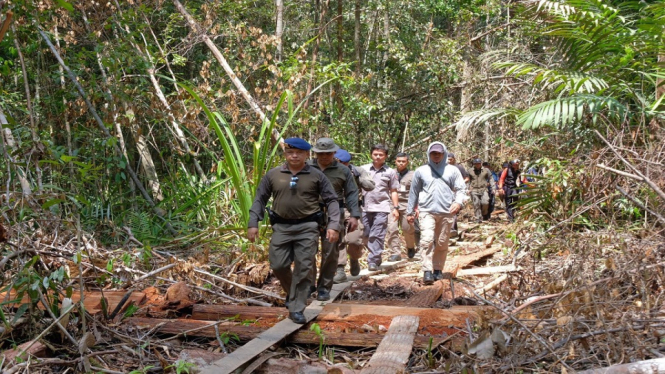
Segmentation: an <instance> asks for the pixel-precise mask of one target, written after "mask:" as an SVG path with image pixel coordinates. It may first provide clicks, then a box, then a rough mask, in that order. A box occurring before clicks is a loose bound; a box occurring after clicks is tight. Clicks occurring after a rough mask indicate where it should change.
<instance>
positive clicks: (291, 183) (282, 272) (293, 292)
mask: <svg viewBox="0 0 665 374" xmlns="http://www.w3.org/2000/svg"><path fill="white" fill-rule="evenodd" d="M311 148H312V146H311V145H310V144H309V143H307V142H306V141H305V140H303V139H300V138H288V139H286V140H284V155H285V157H286V162H285V163H284V164H283V165H281V166H278V167H276V168H273V169H270V170H269V171H268V172H267V173H266V175H265V176H264V177H263V178H262V179H261V182H260V183H259V186H258V188H257V189H256V197H255V199H254V203H253V204H252V207H251V209H250V210H249V223H248V225H247V227H248V229H247V239H249V241H250V242H252V243H253V242H254V241H255V240H256V237H257V235H258V232H259V228H258V227H259V221H262V220H263V217H264V211H265V209H266V205H267V204H268V201H269V200H270V198H271V197H272V206H271V207H270V211H269V218H270V224H271V225H272V229H273V235H272V237H271V239H270V247H269V249H268V257H269V260H270V268H271V269H272V271H273V273H275V276H276V277H277V279H279V282H280V284H281V285H282V289H283V290H284V292H285V293H286V306H287V308H288V309H289V318H290V319H291V320H292V321H293V322H295V323H299V324H304V323H306V322H307V320H306V319H305V316H304V314H303V311H304V310H305V307H306V306H307V296H308V295H309V289H310V286H311V285H312V281H311V280H310V278H309V273H310V271H311V270H312V267H313V266H314V256H315V254H316V250H317V248H318V237H319V225H320V223H322V222H324V221H325V220H324V217H323V212H322V211H321V208H320V206H319V200H321V201H323V204H324V205H325V206H326V207H327V215H328V219H327V224H326V234H325V236H326V240H328V241H329V242H331V243H334V242H336V241H337V240H338V238H339V216H340V214H339V204H338V202H337V194H336V193H335V190H334V189H333V187H332V184H331V183H330V181H329V180H328V178H326V176H325V175H324V174H323V173H322V172H321V171H319V170H317V169H316V168H313V167H311V166H310V165H308V164H307V163H306V162H305V161H307V158H308V156H309V150H310V149H311ZM292 263H294V264H295V266H294V268H293V270H291V264H292Z"/></svg>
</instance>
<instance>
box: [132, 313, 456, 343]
mask: <svg viewBox="0 0 665 374" xmlns="http://www.w3.org/2000/svg"><path fill="white" fill-rule="evenodd" d="M368 322H370V323H371V321H368ZM125 323H126V325H127V326H135V327H139V328H142V329H146V330H151V329H155V332H157V333H159V334H165V335H178V334H183V333H185V332H187V333H186V334H183V335H186V336H189V337H192V336H197V337H206V338H212V339H214V338H216V337H217V332H215V328H214V325H215V322H213V321H200V320H194V319H162V318H140V317H132V318H128V319H126V320H125ZM308 326H309V325H306V328H303V329H301V330H298V331H296V332H294V333H293V334H291V335H289V336H287V337H286V338H285V340H286V341H287V342H289V343H295V344H312V345H319V343H320V342H321V337H320V336H318V335H316V333H315V332H314V331H310V330H309V327H308ZM458 327H459V328H464V326H462V325H460V326H458ZM217 328H218V330H219V333H220V334H224V333H226V334H229V335H236V336H238V339H239V340H240V341H243V342H245V341H248V340H252V339H255V338H256V337H257V336H259V335H260V334H261V333H263V332H265V331H266V330H267V329H268V328H267V327H262V326H256V325H248V326H247V325H243V324H242V323H240V322H223V323H219V324H218V325H217ZM323 334H324V335H325V337H326V344H327V345H329V346H342V347H377V346H378V345H379V344H380V343H381V340H383V338H384V336H385V334H384V333H380V332H378V333H377V332H369V333H368V332H348V331H332V330H325V331H323ZM430 339H433V340H432V347H435V346H437V345H439V344H441V343H443V342H446V341H451V342H452V344H453V346H455V347H458V348H459V347H462V346H463V345H464V342H465V340H466V338H465V337H464V336H462V335H458V336H455V337H452V336H425V335H417V336H416V338H415V341H414V345H415V346H416V347H417V348H427V347H428V346H429V340H430Z"/></svg>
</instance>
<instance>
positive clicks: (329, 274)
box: [310, 210, 346, 291]
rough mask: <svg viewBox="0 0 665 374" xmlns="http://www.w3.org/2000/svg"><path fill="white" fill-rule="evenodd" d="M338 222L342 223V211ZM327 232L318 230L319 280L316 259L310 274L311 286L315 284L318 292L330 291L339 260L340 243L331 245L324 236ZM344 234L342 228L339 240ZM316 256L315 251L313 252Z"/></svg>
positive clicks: (324, 229)
mask: <svg viewBox="0 0 665 374" xmlns="http://www.w3.org/2000/svg"><path fill="white" fill-rule="evenodd" d="M340 222H344V210H342V217H340ZM327 232H328V230H327V229H326V228H325V227H324V228H323V229H320V233H321V235H320V236H321V266H320V269H321V270H320V273H319V280H318V282H316V283H315V281H316V258H315V259H314V266H312V271H311V272H310V280H311V281H312V284H316V288H317V289H318V290H319V291H320V290H324V289H325V290H328V291H330V290H332V286H333V278H334V277H335V272H336V271H337V262H338V260H339V245H340V242H339V241H337V242H335V243H331V242H329V241H328V239H326V234H327ZM345 233H346V227H345V226H343V227H342V231H340V233H339V240H342V238H344V235H345ZM314 254H315V255H316V251H315V252H314Z"/></svg>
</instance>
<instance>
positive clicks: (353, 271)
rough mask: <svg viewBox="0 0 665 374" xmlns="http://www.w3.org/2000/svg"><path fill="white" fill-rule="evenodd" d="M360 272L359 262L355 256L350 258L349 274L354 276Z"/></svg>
mask: <svg viewBox="0 0 665 374" xmlns="http://www.w3.org/2000/svg"><path fill="white" fill-rule="evenodd" d="M358 274H360V262H358V259H357V258H352V259H351V275H352V276H354V277H355V276H356V275H358Z"/></svg>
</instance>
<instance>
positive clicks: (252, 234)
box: [247, 227, 259, 243]
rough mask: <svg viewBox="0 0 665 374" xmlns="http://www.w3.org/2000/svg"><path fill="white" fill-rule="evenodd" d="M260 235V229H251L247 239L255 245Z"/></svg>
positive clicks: (248, 230) (248, 231)
mask: <svg viewBox="0 0 665 374" xmlns="http://www.w3.org/2000/svg"><path fill="white" fill-rule="evenodd" d="M258 235H259V228H258V227H250V228H248V229H247V239H249V241H250V242H252V243H254V241H255V240H256V237H257V236H258Z"/></svg>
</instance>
